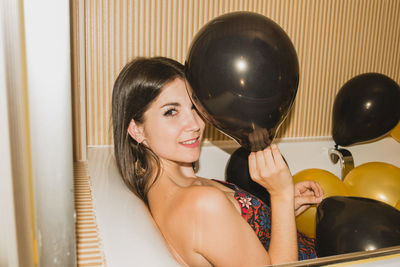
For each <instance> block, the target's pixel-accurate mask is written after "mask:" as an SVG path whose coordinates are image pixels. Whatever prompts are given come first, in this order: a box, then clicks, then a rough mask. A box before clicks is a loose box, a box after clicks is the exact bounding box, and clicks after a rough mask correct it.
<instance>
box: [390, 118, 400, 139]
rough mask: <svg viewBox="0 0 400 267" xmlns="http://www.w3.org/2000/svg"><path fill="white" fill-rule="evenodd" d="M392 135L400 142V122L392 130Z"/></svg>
mask: <svg viewBox="0 0 400 267" xmlns="http://www.w3.org/2000/svg"><path fill="white" fill-rule="evenodd" d="M390 135H391V136H392V137H393V138H394V139H396V140H397V142H400V122H399V123H398V124H397V125H396V127H394V128H393V130H392V131H391V132H390Z"/></svg>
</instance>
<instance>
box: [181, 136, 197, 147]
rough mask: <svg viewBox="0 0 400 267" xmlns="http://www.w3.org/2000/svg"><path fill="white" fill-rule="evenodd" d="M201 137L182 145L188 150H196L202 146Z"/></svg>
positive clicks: (184, 142)
mask: <svg viewBox="0 0 400 267" xmlns="http://www.w3.org/2000/svg"><path fill="white" fill-rule="evenodd" d="M199 139H200V138H199V137H197V138H193V139H189V140H186V141H183V142H180V144H181V145H183V146H184V147H187V148H195V147H198V146H199V145H200V141H199Z"/></svg>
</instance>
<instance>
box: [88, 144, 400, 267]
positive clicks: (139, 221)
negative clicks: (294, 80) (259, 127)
mask: <svg viewBox="0 0 400 267" xmlns="http://www.w3.org/2000/svg"><path fill="white" fill-rule="evenodd" d="M276 143H277V144H278V146H279V148H280V150H281V152H282V154H283V155H284V157H285V159H286V161H287V162H288V164H289V167H290V170H291V172H292V173H293V174H295V173H297V172H298V171H300V170H304V169H308V168H320V169H325V170H328V171H330V172H332V173H333V174H335V175H337V176H338V177H339V176H340V175H341V169H340V166H339V164H336V165H335V164H333V163H331V161H330V159H329V156H328V150H329V149H330V148H333V147H334V143H333V141H332V140H331V139H329V138H318V139H294V140H289V139H286V140H276ZM237 148H238V145H237V144H235V143H234V142H219V143H204V144H203V146H202V154H201V157H200V161H199V170H198V175H199V176H202V177H207V178H215V179H224V177H225V173H224V172H225V166H226V163H227V161H228V159H229V156H230V154H231V153H232V152H233V151H234V150H236V149H237ZM347 149H348V150H349V151H351V153H352V154H353V158H354V163H355V166H358V165H360V164H363V163H366V162H371V161H381V162H387V163H391V164H393V165H395V166H398V167H400V143H398V142H397V141H395V140H394V139H392V138H390V137H387V138H383V139H381V140H378V141H375V142H372V143H368V144H362V145H355V146H351V147H348V148H347ZM88 157H89V174H90V176H91V182H92V194H93V199H94V206H95V208H96V219H97V224H98V229H99V234H100V237H101V239H102V245H103V250H104V251H103V253H104V257H105V259H106V263H107V266H109V267H114V266H115V267H119V266H178V265H177V263H176V262H175V260H174V259H173V257H172V256H171V254H170V253H169V252H168V250H167V248H166V246H165V244H164V241H163V239H162V238H161V235H160V233H159V232H158V230H157V228H156V226H155V224H154V222H153V221H152V219H151V216H150V214H149V213H148V211H147V210H146V208H145V206H144V205H143V204H142V203H141V201H140V200H138V199H137V198H136V197H135V196H134V195H133V194H132V193H131V192H130V191H129V190H128V189H127V188H126V186H125V185H124V184H123V182H122V179H121V177H120V176H119V174H118V171H117V169H116V166H115V163H114V159H113V156H112V148H111V147H90V148H89V151H88ZM361 254H362V255H361V257H364V258H365V253H361ZM357 255H359V254H357ZM357 255H344V256H342V257H341V259H342V260H347V261H348V260H353V261H351V262H348V263H347V264H351V265H352V266H359V265H360V266H361V265H362V266H400V247H399V248H394V251H393V250H392V251H391V252H386V253H381V252H380V251H377V252H376V254H374V253H371V254H370V258H369V259H363V260H362V261H355V258H354V257H355V256H357ZM350 256H352V257H353V258H351V257H350ZM338 257H339V256H335V257H333V259H334V260H338ZM349 257H350V258H349ZM329 258H331V257H328V259H325V260H329ZM339 258H340V257H339ZM323 260H324V259H323V258H322V259H320V264H324V263H323ZM313 262H314V261H310V262H308V264H312V263H313ZM314 263H315V262H314ZM325 263H326V264H327V263H328V261H326V262H325ZM299 264H306V262H302V263H299Z"/></svg>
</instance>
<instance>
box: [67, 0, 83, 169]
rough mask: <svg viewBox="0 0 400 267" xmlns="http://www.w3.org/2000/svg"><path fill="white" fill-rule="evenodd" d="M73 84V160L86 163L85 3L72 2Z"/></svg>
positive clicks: (76, 0) (75, 0) (77, 0)
mask: <svg viewBox="0 0 400 267" xmlns="http://www.w3.org/2000/svg"><path fill="white" fill-rule="evenodd" d="M70 3H71V28H72V31H71V51H72V56H71V65H72V66H73V68H72V71H71V84H72V107H73V108H72V121H73V135H72V136H73V144H74V151H73V157H74V158H73V160H74V162H75V161H86V160H87V156H86V83H85V79H86V72H85V53H86V50H85V40H86V39H85V23H84V19H85V17H84V13H83V12H84V10H85V9H84V2H82V1H79V0H74V1H71V2H70Z"/></svg>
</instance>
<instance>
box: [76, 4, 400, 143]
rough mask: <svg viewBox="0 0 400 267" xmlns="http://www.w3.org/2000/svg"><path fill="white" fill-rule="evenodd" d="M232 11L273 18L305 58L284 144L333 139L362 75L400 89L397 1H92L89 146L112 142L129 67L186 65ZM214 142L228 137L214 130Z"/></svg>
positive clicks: (88, 16) (88, 15) (88, 9)
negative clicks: (119, 90)
mask: <svg viewBox="0 0 400 267" xmlns="http://www.w3.org/2000/svg"><path fill="white" fill-rule="evenodd" d="M231 11H254V12H257V13H260V14H263V15H266V16H267V17H269V18H271V19H272V20H274V21H275V22H277V23H278V24H279V25H280V26H281V27H282V28H283V29H284V30H285V31H286V32H287V33H288V35H289V36H290V38H291V39H292V41H293V43H294V45H295V48H296V50H297V52H298V57H299V63H300V84H299V90H298V95H297V98H296V102H295V105H294V106H293V109H292V112H291V113H290V115H289V116H288V118H287V119H286V120H285V122H284V123H283V124H282V126H281V129H280V132H279V137H311V136H330V135H331V115H332V112H331V109H332V105H333V101H334V99H335V95H336V93H337V92H338V90H339V89H340V87H341V86H342V85H343V84H344V83H345V82H346V81H347V80H348V79H350V78H352V77H354V76H355V75H358V74H361V73H364V72H380V73H383V74H385V75H388V76H389V77H391V78H392V79H394V80H395V81H396V82H400V53H399V49H398V44H399V39H400V17H399V16H398V14H399V12H400V1H397V0H382V1H377V0H352V1H347V0H321V1H319V0H269V1H267V0H265V1H263V0H253V1H244V0H210V1H203V0H192V1H185V0H165V1H163V0H116V1H107V0H99V1H96V0H87V1H86V2H85V20H84V23H85V31H86V35H85V44H86V46H85V47H86V54H85V55H86V66H85V67H86V73H85V75H86V90H87V91H86V95H87V98H86V105H87V117H86V119H87V144H88V145H107V144H111V143H112V137H111V127H110V102H111V100H110V97H111V92H112V85H113V81H114V79H115V78H116V76H117V74H118V72H119V71H120V70H121V68H122V67H123V65H124V64H126V63H127V62H128V61H129V60H130V59H131V58H133V57H135V56H155V55H162V56H167V57H172V58H174V59H176V60H178V61H180V62H184V60H185V56H186V52H187V50H188V48H189V45H190V41H191V40H192V38H193V36H194V35H195V34H196V32H197V31H198V30H199V29H200V28H201V27H202V26H203V25H204V24H205V23H206V22H208V21H209V20H211V19H212V18H214V17H216V16H218V15H221V14H224V13H227V12H231ZM206 139H209V140H224V139H227V138H226V137H225V136H224V135H222V134H221V133H219V132H218V131H217V130H216V129H215V128H213V127H211V126H209V125H208V126H207V129H206Z"/></svg>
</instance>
